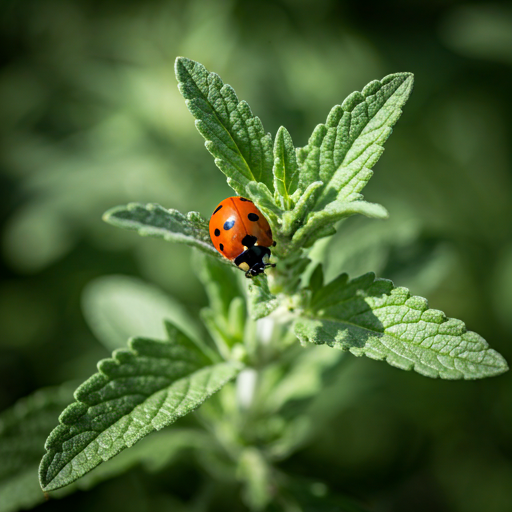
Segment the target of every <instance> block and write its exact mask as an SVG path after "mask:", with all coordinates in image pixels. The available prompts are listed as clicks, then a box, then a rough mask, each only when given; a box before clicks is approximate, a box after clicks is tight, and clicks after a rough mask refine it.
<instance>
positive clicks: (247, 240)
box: [242, 235, 258, 249]
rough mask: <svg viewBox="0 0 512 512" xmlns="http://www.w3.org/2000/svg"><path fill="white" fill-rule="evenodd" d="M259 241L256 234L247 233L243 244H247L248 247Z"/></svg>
mask: <svg viewBox="0 0 512 512" xmlns="http://www.w3.org/2000/svg"><path fill="white" fill-rule="evenodd" d="M257 241H258V239H257V238H256V237H255V236H252V235H245V236H244V237H243V239H242V245H245V247H247V248H248V249H250V248H251V247H253V246H254V244H255V243H256V242H257Z"/></svg>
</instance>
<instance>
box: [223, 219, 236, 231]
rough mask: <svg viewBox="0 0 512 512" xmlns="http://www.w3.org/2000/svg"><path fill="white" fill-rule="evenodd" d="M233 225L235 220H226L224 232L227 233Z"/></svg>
mask: <svg viewBox="0 0 512 512" xmlns="http://www.w3.org/2000/svg"><path fill="white" fill-rule="evenodd" d="M234 225H235V219H228V220H227V221H226V222H224V226H223V227H224V230H225V231H229V230H230V229H231V228H232V227H233V226H234Z"/></svg>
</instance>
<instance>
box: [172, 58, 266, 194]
mask: <svg viewBox="0 0 512 512" xmlns="http://www.w3.org/2000/svg"><path fill="white" fill-rule="evenodd" d="M175 71H176V78H177V80H178V87H179V89H180V92H181V94H182V95H183V97H184V98H185V101H186V104H187V107H188V109H189V110H190V113H191V114H192V115H193V116H194V117H195V118H196V119H197V121H196V127H197V129H198V131H199V133H201V135H202V136H203V137H204V138H205V140H206V143H205V145H206V148H207V149H208V151H209V152H210V153H211V154H212V156H213V157H214V158H215V164H216V165H217V167H218V168H219V169H220V170H221V171H222V172H223V173H224V174H225V175H226V176H227V177H228V178H230V179H229V180H228V184H229V185H230V186H231V187H232V188H233V189H234V190H235V192H237V193H238V194H239V195H244V192H245V190H244V187H245V186H246V185H247V183H248V182H249V181H258V182H262V183H265V185H267V187H268V188H269V189H270V190H273V183H272V161H273V158H272V138H271V136H270V134H268V133H265V131H264V129H263V125H262V123H261V121H260V119H259V118H258V117H255V116H254V115H253V114H252V112H251V109H250V107H249V105H248V104H247V103H246V102H245V101H240V102H239V101H238V98H237V96H236V93H235V91H234V90H233V88H232V87H231V86H229V85H227V84H226V85H225V84H224V83H223V82H222V80H221V78H220V77H219V75H217V74H216V73H210V72H208V70H207V69H206V68H205V67H204V66H203V65H202V64H200V63H199V62H195V61H193V60H190V59H186V58H184V57H178V58H177V59H176V65H175Z"/></svg>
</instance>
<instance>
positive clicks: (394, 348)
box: [295, 273, 508, 379]
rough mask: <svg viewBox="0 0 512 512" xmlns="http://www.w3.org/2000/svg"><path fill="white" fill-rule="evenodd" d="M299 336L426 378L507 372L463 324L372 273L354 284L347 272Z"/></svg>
mask: <svg viewBox="0 0 512 512" xmlns="http://www.w3.org/2000/svg"><path fill="white" fill-rule="evenodd" d="M295 333H296V335H297V337H298V338H299V339H300V340H301V342H303V343H305V342H311V343H317V344H323V343H326V344H327V345H329V346H331V347H335V348H339V349H341V350H349V351H350V352H352V353H353V354H355V355H357V356H362V355H366V356H368V357H371V358H372V359H377V360H385V361H386V362H388V363H389V364H391V365H393V366H396V367H398V368H401V369H403V370H415V371H417V372H418V373H421V374H422V375H426V376H427V377H434V378H435V377H441V378H444V379H480V378H484V377H491V376H494V375H499V374H500V373H503V372H506V371H507V370H508V366H507V363H506V361H505V359H504V358H503V357H502V356H501V355H500V354H499V353H498V352H496V351H495V350H493V349H491V348H489V345H488V344H487V342H486V341H485V340H484V339H483V338H482V337H481V336H479V335H478V334H476V333H475V332H471V331H467V330H466V326H465V325H464V323H463V322H461V321H460V320H455V319H453V318H447V317H446V316H445V315H444V313H443V312H442V311H438V310H435V309H429V308H428V303H427V301H426V299H424V298H422V297H411V295H410V293H409V291H408V290H407V289H406V288H395V287H394V286H393V283H392V282H391V281H388V280H384V279H375V275H374V274H372V273H368V274H366V275H364V276H361V277H359V278H356V279H353V280H351V281H349V280H348V276H347V275H346V274H342V275H341V276H339V277H338V278H336V279H335V280H334V281H332V282H331V283H329V284H328V285H327V286H325V287H324V288H322V289H321V290H319V291H318V292H317V293H316V294H315V295H314V296H313V298H312V302H311V308H310V310H309V311H308V312H306V314H305V316H304V317H303V318H300V319H299V320H298V321H297V322H296V324H295Z"/></svg>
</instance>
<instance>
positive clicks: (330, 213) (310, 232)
mask: <svg viewBox="0 0 512 512" xmlns="http://www.w3.org/2000/svg"><path fill="white" fill-rule="evenodd" d="M356 213H360V214H362V215H365V216H366V217H373V218H374V219H387V218H388V215H389V214H388V212H387V210H386V209H385V208H384V207H383V206H381V205H380V204H375V203H367V202H366V201H360V200H359V201H351V202H344V201H339V200H336V201H333V202H332V203H329V204H328V205H327V206H326V207H325V208H324V209H323V210H322V211H320V212H314V213H311V214H309V216H308V218H307V222H306V223H305V224H304V225H303V226H302V227H301V228H300V229H298V230H297V231H296V233H295V234H294V236H293V243H294V245H295V246H297V247H301V246H309V245H311V243H310V242H311V241H310V238H313V239H314V240H317V239H318V238H320V235H323V236H326V235H325V234H324V230H330V229H332V226H333V224H335V223H336V222H338V221H340V220H342V219H346V218H347V217H350V216H351V215H354V214H356ZM327 233H328V234H333V233H332V232H330V231H327Z"/></svg>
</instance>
